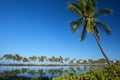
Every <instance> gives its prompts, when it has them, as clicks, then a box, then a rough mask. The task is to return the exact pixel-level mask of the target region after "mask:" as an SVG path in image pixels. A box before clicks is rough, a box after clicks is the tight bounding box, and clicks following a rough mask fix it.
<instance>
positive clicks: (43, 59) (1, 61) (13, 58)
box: [0, 54, 113, 66]
mask: <svg viewBox="0 0 120 80" xmlns="http://www.w3.org/2000/svg"><path fill="white" fill-rule="evenodd" d="M111 62H113V61H111ZM100 64H102V65H105V64H106V61H105V59H104V58H100V59H97V60H93V59H88V60H85V59H75V58H73V59H72V58H70V57H62V56H59V57H55V56H52V57H49V58H48V57H47V56H43V55H42V56H29V57H23V56H20V55H19V54H14V55H13V54H4V55H3V56H1V57H0V65H13V66H14V65H17V66H18V65H19V66H20V65H28V66H30V65H36V66H37V65H100Z"/></svg>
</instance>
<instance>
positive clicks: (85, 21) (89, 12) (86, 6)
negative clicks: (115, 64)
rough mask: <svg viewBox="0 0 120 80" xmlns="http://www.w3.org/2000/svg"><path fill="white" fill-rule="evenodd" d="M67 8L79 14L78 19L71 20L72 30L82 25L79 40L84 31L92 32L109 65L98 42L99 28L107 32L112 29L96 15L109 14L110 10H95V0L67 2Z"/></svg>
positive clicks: (109, 32) (82, 36)
mask: <svg viewBox="0 0 120 80" xmlns="http://www.w3.org/2000/svg"><path fill="white" fill-rule="evenodd" d="M68 8H69V10H71V11H72V12H74V13H76V14H77V15H79V16H80V19H78V20H76V21H73V22H71V26H72V28H71V29H72V31H73V32H76V31H77V30H78V29H79V28H80V26H82V25H84V28H83V31H82V34H81V37H80V39H81V41H83V40H84V38H85V35H86V33H90V32H92V33H93V35H94V37H95V39H96V41H97V44H98V46H99V48H100V50H101V52H102V54H103V56H104V57H105V59H106V61H107V63H108V65H109V64H110V61H109V59H108V57H107V56H106V54H105V52H104V50H103V48H102V46H101V45H100V42H99V41H100V37H99V31H101V30H100V28H101V29H103V30H104V31H105V32H106V33H107V34H111V32H112V31H111V29H110V28H109V27H108V26H107V25H105V24H104V23H102V22H101V21H99V20H98V19H97V18H96V17H97V16H99V15H107V14H111V12H112V11H111V10H110V9H108V8H102V9H100V10H97V7H96V0H77V3H76V4H75V3H69V5H68Z"/></svg>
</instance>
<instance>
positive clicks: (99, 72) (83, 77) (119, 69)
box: [53, 61, 120, 80]
mask: <svg viewBox="0 0 120 80" xmlns="http://www.w3.org/2000/svg"><path fill="white" fill-rule="evenodd" d="M53 80H120V61H119V62H116V63H114V64H112V65H110V66H106V67H104V68H99V69H94V68H91V69H90V71H89V72H86V73H84V74H79V75H76V74H75V71H74V70H73V71H72V72H69V73H68V74H66V75H61V76H60V77H57V78H53Z"/></svg>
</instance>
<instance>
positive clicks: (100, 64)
mask: <svg viewBox="0 0 120 80" xmlns="http://www.w3.org/2000/svg"><path fill="white" fill-rule="evenodd" d="M102 65H103V66H105V65H107V64H106V63H99V64H0V66H102Z"/></svg>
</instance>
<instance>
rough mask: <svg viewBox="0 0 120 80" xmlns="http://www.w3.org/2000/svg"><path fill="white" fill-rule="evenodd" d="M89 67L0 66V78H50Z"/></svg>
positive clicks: (22, 79) (9, 79) (11, 79)
mask: <svg viewBox="0 0 120 80" xmlns="http://www.w3.org/2000/svg"><path fill="white" fill-rule="evenodd" d="M89 69H90V66H42V67H41V66H0V80H16V78H19V80H20V79H21V80H30V78H48V79H49V80H50V79H52V77H58V76H60V75H62V74H64V75H65V74H71V75H72V74H81V73H83V72H87V71H89ZM71 72H72V73H71ZM13 77H14V79H13ZM48 79H46V80H48ZM43 80H44V79H43Z"/></svg>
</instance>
